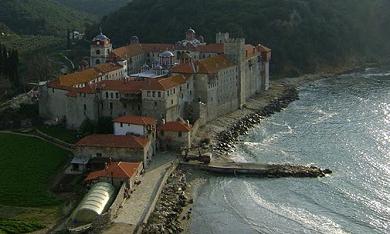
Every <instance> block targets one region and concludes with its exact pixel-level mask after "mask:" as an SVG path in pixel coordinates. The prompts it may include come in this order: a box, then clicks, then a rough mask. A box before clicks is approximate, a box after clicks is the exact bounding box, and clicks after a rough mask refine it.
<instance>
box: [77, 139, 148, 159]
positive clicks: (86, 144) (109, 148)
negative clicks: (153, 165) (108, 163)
mask: <svg viewBox="0 0 390 234" xmlns="http://www.w3.org/2000/svg"><path fill="white" fill-rule="evenodd" d="M74 155H75V157H77V158H80V159H82V158H87V159H91V158H112V160H113V161H124V162H143V163H144V165H145V166H147V165H149V162H150V161H151V160H152V157H153V145H152V142H151V141H150V140H149V139H148V138H146V137H137V136H131V135H127V136H116V135H111V134H93V135H89V136H86V137H84V138H82V139H81V140H79V141H78V142H77V143H76V145H75V150H74Z"/></svg>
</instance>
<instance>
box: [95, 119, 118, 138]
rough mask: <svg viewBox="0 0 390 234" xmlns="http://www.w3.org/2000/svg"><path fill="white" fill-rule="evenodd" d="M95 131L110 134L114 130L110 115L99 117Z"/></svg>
mask: <svg viewBox="0 0 390 234" xmlns="http://www.w3.org/2000/svg"><path fill="white" fill-rule="evenodd" d="M95 132H96V133H104V134H112V133H113V132H114V129H113V126H112V118H111V117H100V118H99V119H98V122H97V126H96V131H95Z"/></svg>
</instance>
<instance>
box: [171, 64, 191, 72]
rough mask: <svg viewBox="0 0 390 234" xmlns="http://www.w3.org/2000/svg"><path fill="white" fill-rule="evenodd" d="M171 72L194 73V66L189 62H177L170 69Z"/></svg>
mask: <svg viewBox="0 0 390 234" xmlns="http://www.w3.org/2000/svg"><path fill="white" fill-rule="evenodd" d="M171 72H173V73H181V74H194V73H196V72H195V67H194V66H193V64H190V63H181V64H178V65H176V66H174V67H173V68H172V69H171Z"/></svg>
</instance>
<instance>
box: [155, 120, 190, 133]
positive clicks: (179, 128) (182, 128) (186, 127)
mask: <svg viewBox="0 0 390 234" xmlns="http://www.w3.org/2000/svg"><path fill="white" fill-rule="evenodd" d="M191 128H192V126H191V125H190V124H187V123H184V122H182V121H172V122H166V123H165V124H163V125H161V127H160V128H159V130H162V131H166V132H190V131H191Z"/></svg>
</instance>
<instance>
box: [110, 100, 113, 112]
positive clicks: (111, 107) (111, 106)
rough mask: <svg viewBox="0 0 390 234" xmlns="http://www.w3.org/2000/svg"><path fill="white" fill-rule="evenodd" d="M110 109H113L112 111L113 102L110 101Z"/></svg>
mask: <svg viewBox="0 0 390 234" xmlns="http://www.w3.org/2000/svg"><path fill="white" fill-rule="evenodd" d="M110 109H111V111H112V109H113V105H112V102H110Z"/></svg>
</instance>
